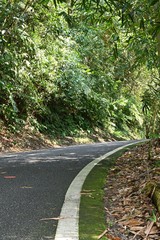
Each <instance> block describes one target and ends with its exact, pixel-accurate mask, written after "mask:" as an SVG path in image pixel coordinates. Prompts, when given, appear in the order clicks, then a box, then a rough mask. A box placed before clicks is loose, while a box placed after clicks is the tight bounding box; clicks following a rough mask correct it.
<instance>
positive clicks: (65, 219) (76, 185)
mask: <svg viewBox="0 0 160 240" xmlns="http://www.w3.org/2000/svg"><path fill="white" fill-rule="evenodd" d="M142 142H145V140H143V141H137V142H134V143H130V144H127V145H125V146H122V147H118V148H116V149H115V150H113V151H110V152H108V153H106V154H104V155H103V156H101V157H99V158H96V159H95V160H93V161H92V162H90V163H89V164H88V165H87V166H85V167H84V168H83V169H82V170H81V171H80V172H79V174H78V175H77V176H76V177H75V179H74V180H73V181H72V183H71V185H70V187H69V188H68V191H67V193H66V196H65V200H64V204H63V206H62V209H61V214H60V219H59V221H58V226H57V231H56V235H55V240H79V206H80V198H81V189H82V186H83V183H84V181H85V179H86V177H87V175H88V174H89V172H90V171H91V170H92V169H93V168H94V166H95V165H97V164H98V163H99V162H101V161H102V160H104V159H106V158H107V157H109V156H111V155H112V154H114V153H116V152H118V151H120V150H122V149H124V148H126V147H129V146H131V145H135V144H137V143H142Z"/></svg>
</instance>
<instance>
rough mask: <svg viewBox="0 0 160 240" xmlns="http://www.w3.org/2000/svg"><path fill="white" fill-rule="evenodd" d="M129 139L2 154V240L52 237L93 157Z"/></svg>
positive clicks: (0, 213) (0, 171)
mask: <svg viewBox="0 0 160 240" xmlns="http://www.w3.org/2000/svg"><path fill="white" fill-rule="evenodd" d="M130 142H133V141H128V142H111V143H98V144H87V145H77V146H70V147H64V148H58V149H48V150H39V151H32V152H25V153H17V154H15V153H14V154H3V155H2V154H1V155H0V240H13V239H16V240H47V239H50V240H53V239H54V235H55V231H56V226H57V220H56V219H54V218H58V217H59V214H60V211H61V207H62V204H63V201H64V197H65V193H66V191H67V189H68V187H69V185H70V183H71V182H72V180H73V179H74V177H75V176H76V175H77V174H78V173H79V171H80V170H81V169H82V168H83V167H84V166H86V165H87V164H88V163H89V162H91V161H92V160H93V159H95V158H97V157H99V156H101V155H103V154H105V153H107V152H109V151H111V150H113V149H116V148H117V147H120V146H123V145H125V144H128V143H130Z"/></svg>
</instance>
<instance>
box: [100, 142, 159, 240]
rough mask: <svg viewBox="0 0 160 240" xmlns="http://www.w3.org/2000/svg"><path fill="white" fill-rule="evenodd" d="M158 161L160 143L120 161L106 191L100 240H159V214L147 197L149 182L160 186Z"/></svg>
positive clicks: (130, 153) (108, 179) (123, 157)
mask: <svg viewBox="0 0 160 240" xmlns="http://www.w3.org/2000/svg"><path fill="white" fill-rule="evenodd" d="M149 150H150V151H149ZM149 153H151V159H150V160H148V157H149V155H150V154H149ZM158 161H160V140H159V139H158V140H154V141H152V142H151V144H150V143H146V144H144V145H140V146H137V147H136V148H134V149H132V150H129V151H128V152H126V153H125V154H124V155H123V156H121V157H119V158H118V159H117V161H116V165H115V166H114V168H113V169H111V171H110V174H109V176H108V178H107V184H106V188H105V211H106V222H107V229H106V231H105V232H104V233H102V234H101V236H99V239H101V238H102V237H106V239H108V240H160V216H159V213H158V211H157V209H156V208H155V206H154V205H153V203H152V200H151V198H149V197H147V196H146V195H145V193H144V188H145V185H146V183H147V182H148V181H150V180H152V181H153V180H154V181H156V182H159V183H160V168H158V167H155V166H156V162H157V163H158ZM159 166H160V165H159Z"/></svg>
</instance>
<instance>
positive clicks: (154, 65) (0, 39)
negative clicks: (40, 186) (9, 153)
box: [0, 0, 160, 138]
mask: <svg viewBox="0 0 160 240" xmlns="http://www.w3.org/2000/svg"><path fill="white" fill-rule="evenodd" d="M159 74H160V1H159V0H144V1H136V0H132V1H130V0H126V1H125V0H124V1H116V0H94V1H90V0H83V1H82V0H77V1H76V0H66V1H58V0H54V1H52V0H41V1H38V0H23V1H19V0H9V1H6V0H1V3H0V119H1V124H4V125H5V126H7V128H9V129H10V130H11V131H17V129H19V128H21V127H24V126H25V125H29V126H32V127H33V128H35V129H37V130H38V131H40V132H43V133H50V134H52V135H53V136H54V135H55V136H56V135H57V134H60V135H74V134H76V133H78V132H80V131H92V130H94V129H96V128H98V129H101V130H102V131H104V132H105V133H106V134H111V135H113V136H116V137H124V138H134V137H145V136H146V137H153V136H158V135H159V130H160V127H159V126H160V110H159V109H160V91H159V90H160V75H159Z"/></svg>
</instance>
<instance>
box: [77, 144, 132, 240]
mask: <svg viewBox="0 0 160 240" xmlns="http://www.w3.org/2000/svg"><path fill="white" fill-rule="evenodd" d="M133 147H134V146H130V147H129V148H128V147H127V148H124V149H123V150H120V151H118V152H117V153H115V154H113V155H112V156H110V157H108V158H107V159H106V160H103V161H102V162H101V163H99V164H98V165H96V167H94V168H93V170H92V171H91V172H90V174H89V175H88V176H87V178H86V181H85V183H84V185H83V188H82V192H81V194H82V195H81V203H80V217H79V235H80V237H79V239H80V240H95V239H98V236H99V235H100V234H102V233H103V232H104V230H105V229H106V223H105V211H104V187H105V183H106V176H107V173H108V172H109V170H110V168H111V167H113V166H114V163H115V160H116V159H117V158H118V157H119V156H121V155H122V154H123V153H124V152H125V151H128V150H129V149H130V148H133ZM104 239H105V240H106V237H102V238H101V240H104Z"/></svg>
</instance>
